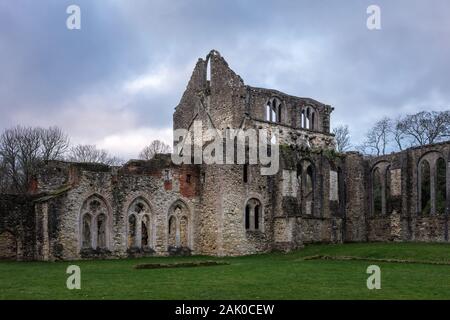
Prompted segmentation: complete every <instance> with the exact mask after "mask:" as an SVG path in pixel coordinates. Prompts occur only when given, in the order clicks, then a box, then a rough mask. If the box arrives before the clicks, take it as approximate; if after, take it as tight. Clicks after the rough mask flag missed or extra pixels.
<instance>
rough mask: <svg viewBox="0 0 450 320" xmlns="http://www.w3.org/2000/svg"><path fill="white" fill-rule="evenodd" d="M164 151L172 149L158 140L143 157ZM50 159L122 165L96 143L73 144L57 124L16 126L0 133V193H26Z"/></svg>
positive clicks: (146, 148) (145, 149)
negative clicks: (38, 172)
mask: <svg viewBox="0 0 450 320" xmlns="http://www.w3.org/2000/svg"><path fill="white" fill-rule="evenodd" d="M165 152H170V147H169V146H167V145H166V144H164V143H163V142H161V141H159V140H155V141H153V142H152V143H150V144H149V145H148V146H147V147H145V148H144V149H143V150H142V152H141V153H140V158H141V159H144V160H150V159H151V158H152V157H153V156H154V154H156V153H165ZM51 160H62V161H71V162H89V163H103V164H106V165H112V166H114V165H121V164H123V160H121V159H120V158H118V157H114V156H112V155H110V154H109V153H108V152H107V151H106V150H103V149H99V148H97V147H96V146H95V145H83V144H78V145H72V144H71V143H70V139H69V136H68V135H67V134H66V133H65V132H64V131H63V130H62V129H60V128H58V127H49V128H40V127H22V126H16V127H13V128H9V129H6V130H4V131H3V133H2V134H1V135H0V193H11V194H21V193H26V192H27V191H28V188H29V185H30V182H31V181H32V179H33V178H34V177H35V175H36V173H37V171H38V169H39V167H40V166H41V164H42V163H43V162H46V161H51Z"/></svg>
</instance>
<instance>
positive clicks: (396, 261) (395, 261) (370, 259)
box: [299, 255, 450, 266]
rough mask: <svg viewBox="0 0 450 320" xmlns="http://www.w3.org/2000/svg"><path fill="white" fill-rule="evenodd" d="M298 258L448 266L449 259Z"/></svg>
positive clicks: (321, 256)
mask: <svg viewBox="0 0 450 320" xmlns="http://www.w3.org/2000/svg"><path fill="white" fill-rule="evenodd" d="M299 260H340V261H351V260H360V261H376V262H391V263H420V264H433V265H444V266H450V261H432V260H413V259H390V258H381V259H380V258H368V257H354V256H327V255H314V256H307V257H303V258H300V259H299Z"/></svg>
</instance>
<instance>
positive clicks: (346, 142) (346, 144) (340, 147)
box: [333, 125, 350, 152]
mask: <svg viewBox="0 0 450 320" xmlns="http://www.w3.org/2000/svg"><path fill="white" fill-rule="evenodd" d="M333 133H334V138H335V140H336V150H337V151H338V152H345V151H347V150H348V149H349V148H350V132H349V130H348V126H347V125H340V126H337V127H335V128H334V129H333Z"/></svg>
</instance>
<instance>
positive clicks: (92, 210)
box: [78, 195, 110, 250]
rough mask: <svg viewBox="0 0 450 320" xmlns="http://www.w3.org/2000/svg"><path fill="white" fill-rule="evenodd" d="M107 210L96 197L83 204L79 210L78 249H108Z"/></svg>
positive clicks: (100, 199) (108, 228) (102, 202)
mask: <svg viewBox="0 0 450 320" xmlns="http://www.w3.org/2000/svg"><path fill="white" fill-rule="evenodd" d="M109 221H110V217H109V208H108V206H107V205H106V202H105V201H104V200H103V199H102V198H101V197H100V196H98V195H93V196H91V197H89V198H88V199H87V200H86V201H84V202H83V205H82V206H81V210H80V218H79V226H80V233H79V238H78V241H79V242H78V243H79V249H80V250H83V249H108V248H109V232H110V226H109Z"/></svg>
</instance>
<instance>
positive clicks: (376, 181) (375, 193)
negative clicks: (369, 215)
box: [372, 168, 383, 214]
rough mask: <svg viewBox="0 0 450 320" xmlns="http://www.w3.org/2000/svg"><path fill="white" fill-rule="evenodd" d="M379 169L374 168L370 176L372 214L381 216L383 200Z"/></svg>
mask: <svg viewBox="0 0 450 320" xmlns="http://www.w3.org/2000/svg"><path fill="white" fill-rule="evenodd" d="M382 192H383V191H382V185H381V172H380V168H375V170H374V171H373V174H372V197H373V212H374V214H382V211H383V199H382Z"/></svg>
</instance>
